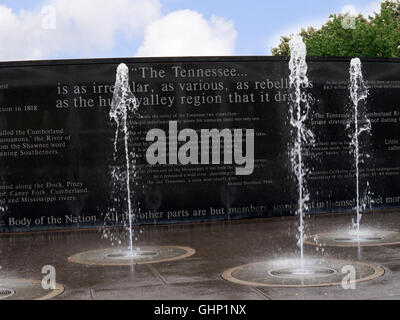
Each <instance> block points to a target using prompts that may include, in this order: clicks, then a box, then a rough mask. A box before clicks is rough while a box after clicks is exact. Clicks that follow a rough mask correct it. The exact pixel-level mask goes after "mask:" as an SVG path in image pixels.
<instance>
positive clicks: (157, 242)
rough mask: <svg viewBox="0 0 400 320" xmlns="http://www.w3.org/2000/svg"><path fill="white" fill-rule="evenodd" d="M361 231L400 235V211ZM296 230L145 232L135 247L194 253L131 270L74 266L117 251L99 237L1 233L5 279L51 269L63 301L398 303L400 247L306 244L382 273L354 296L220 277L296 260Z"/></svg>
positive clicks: (292, 226)
mask: <svg viewBox="0 0 400 320" xmlns="http://www.w3.org/2000/svg"><path fill="white" fill-rule="evenodd" d="M352 218H353V216H352V215H349V214H336V215H319V216H312V217H309V218H307V219H306V223H307V227H306V233H307V234H309V235H313V234H318V233H326V232H334V231H338V230H344V229H348V228H349V225H350V224H351V219H352ZM362 226H364V227H373V228H375V229H376V228H378V229H382V230H385V231H394V232H396V231H400V213H396V212H386V213H377V212H375V213H370V214H365V215H364V217H363V220H362ZM297 227H298V226H297V219H296V218H295V217H287V218H274V219H258V220H241V221H230V222H216V223H202V224H193V225H171V226H146V227H143V233H142V234H141V236H140V239H139V240H138V241H137V243H136V245H138V246H180V247H189V248H193V249H194V250H195V251H196V252H195V254H194V255H192V256H190V257H187V258H185V259H182V260H177V261H166V262H161V263H157V264H149V265H132V266H131V265H129V266H90V265H81V264H77V263H73V262H70V261H68V258H69V257H71V256H73V255H75V254H77V253H80V252H85V251H90V250H100V249H106V248H109V247H111V243H110V241H109V240H107V239H102V234H101V233H99V232H98V231H74V232H53V233H36V234H14V235H0V250H1V255H0V266H1V269H0V279H28V280H41V279H42V278H43V277H44V275H43V274H42V273H41V271H42V267H43V266H45V265H52V266H54V267H55V269H56V272H57V273H56V280H57V283H59V284H61V285H63V286H64V288H65V290H64V292H63V293H62V294H60V295H59V296H57V297H55V298H53V299H61V300H63V299H74V300H75V299H80V300H86V299H88V300H90V299H107V300H108V299H124V300H125V299H135V300H143V299H144V300H193V299H196V300H197V299H200V300H225V299H229V300H275V299H396V300H397V299H400V245H391V246H377V247H373V246H371V247H360V248H357V247H325V248H324V247H318V246H317V247H316V246H312V245H306V246H305V254H306V256H307V257H312V258H314V259H338V260H344V261H349V264H351V262H352V261H354V262H357V261H360V262H365V263H369V264H373V265H376V266H380V267H382V268H383V269H384V271H385V273H384V275H383V276H381V277H379V278H377V279H374V280H370V281H366V282H362V283H357V285H356V289H355V290H344V289H343V288H342V287H341V286H333V287H312V288H270V287H257V286H254V287H252V286H245V285H240V284H236V283H232V282H229V281H226V280H224V279H223V278H222V277H221V274H222V273H223V272H224V271H226V270H228V269H231V268H234V267H238V266H241V265H244V264H249V263H257V262H263V261H279V260H281V259H284V258H295V257H296V250H297V245H296V243H297V239H296V235H297ZM344 276H345V275H343V277H344ZM0 287H2V285H1V280H0Z"/></svg>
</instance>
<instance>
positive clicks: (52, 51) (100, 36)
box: [0, 0, 161, 60]
mask: <svg viewBox="0 0 400 320" xmlns="http://www.w3.org/2000/svg"><path fill="white" fill-rule="evenodd" d="M47 5H50V6H53V7H54V9H55V12H56V28H55V29H54V30H48V29H44V28H42V21H43V18H44V16H43V14H42V12H41V10H35V11H21V12H18V13H15V12H13V11H12V10H11V9H9V8H7V7H5V6H1V5H0V43H1V46H0V60H25V59H43V58H52V57H54V56H55V55H57V54H64V55H65V54H82V55H83V54H86V55H93V56H98V55H99V54H101V53H102V52H107V50H111V49H112V48H113V46H114V44H115V39H116V37H117V36H120V35H122V36H123V37H125V38H128V39H130V38H133V37H135V36H140V35H141V34H142V33H143V31H144V29H145V27H146V26H147V25H148V24H150V23H151V22H153V21H155V20H157V19H159V17H160V12H161V5H160V2H159V0H113V1H110V0H84V1H82V0H50V1H49V2H48V3H47Z"/></svg>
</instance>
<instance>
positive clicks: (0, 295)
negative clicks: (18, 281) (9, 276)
mask: <svg viewBox="0 0 400 320" xmlns="http://www.w3.org/2000/svg"><path fill="white" fill-rule="evenodd" d="M14 294H15V291H14V290H12V289H8V288H0V300H4V299H7V298H10V297H12V296H13V295H14Z"/></svg>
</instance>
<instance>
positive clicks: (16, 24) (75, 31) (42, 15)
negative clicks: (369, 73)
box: [0, 0, 380, 61]
mask: <svg viewBox="0 0 400 320" xmlns="http://www.w3.org/2000/svg"><path fill="white" fill-rule="evenodd" d="M379 2H380V1H379V0H329V1H321V0H274V1H271V0H246V1H245V0H240V1H238V0H29V1H28V0H0V61H13V60H47V59H75V58H77V59H78V58H111V57H139V56H140V57H142V56H147V57H148V56H153V57H159V56H226V55H270V52H271V51H270V50H271V47H273V46H277V44H278V43H279V38H280V36H283V35H289V34H292V33H297V32H299V31H300V29H301V27H306V26H309V25H312V26H316V27H318V26H321V25H322V24H323V23H324V22H326V21H327V19H328V17H329V15H330V14H331V13H342V12H344V11H345V12H350V13H353V14H355V13H359V12H361V13H363V14H364V15H368V14H373V12H376V11H378V10H379Z"/></svg>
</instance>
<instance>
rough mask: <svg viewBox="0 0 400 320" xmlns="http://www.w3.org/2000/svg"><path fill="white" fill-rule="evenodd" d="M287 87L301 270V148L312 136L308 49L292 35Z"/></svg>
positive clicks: (304, 199) (304, 196)
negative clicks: (290, 101) (309, 117)
mask: <svg viewBox="0 0 400 320" xmlns="http://www.w3.org/2000/svg"><path fill="white" fill-rule="evenodd" d="M289 46H290V52H291V56H290V61H289V69H290V76H289V80H290V86H291V89H292V90H293V92H294V96H293V99H292V103H291V104H290V109H289V112H290V124H291V126H292V127H293V129H294V134H295V141H294V145H293V148H292V150H291V162H292V170H293V172H294V174H295V176H296V179H297V192H298V208H297V213H296V214H297V215H298V216H299V219H300V222H299V233H300V234H299V241H298V246H299V248H300V258H301V270H304V238H305V235H304V216H305V213H306V212H307V211H308V209H309V208H308V201H309V200H310V196H309V193H308V190H307V181H306V175H307V168H306V166H305V164H304V159H303V151H304V146H305V145H308V144H310V143H313V141H314V135H313V133H312V132H311V130H309V129H307V127H306V121H307V119H308V116H309V113H310V103H309V101H308V99H307V95H306V94H304V92H303V90H304V89H305V88H308V86H309V82H308V77H307V71H308V66H307V62H306V56H307V48H306V45H305V44H304V42H303V39H302V38H301V37H300V36H294V37H293V38H292V39H291V40H290V42H289Z"/></svg>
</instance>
